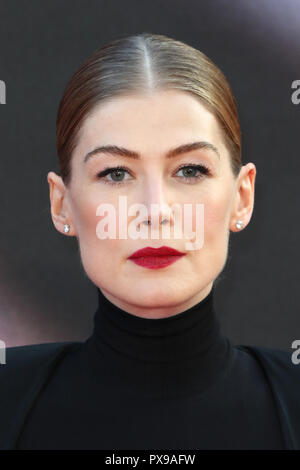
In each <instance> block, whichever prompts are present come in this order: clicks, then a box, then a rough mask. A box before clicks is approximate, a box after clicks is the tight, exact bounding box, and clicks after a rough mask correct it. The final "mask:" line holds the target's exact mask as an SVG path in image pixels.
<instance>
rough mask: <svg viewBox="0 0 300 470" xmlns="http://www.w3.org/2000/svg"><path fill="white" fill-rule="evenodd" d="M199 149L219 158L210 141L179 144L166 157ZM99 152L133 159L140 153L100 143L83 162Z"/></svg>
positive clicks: (215, 148)
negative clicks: (212, 153) (209, 151)
mask: <svg viewBox="0 0 300 470" xmlns="http://www.w3.org/2000/svg"><path fill="white" fill-rule="evenodd" d="M199 149H205V150H211V151H213V152H214V153H216V154H217V156H218V158H219V159H220V153H219V151H218V149H217V147H215V146H214V145H213V144H211V143H210V142H206V141H199V142H192V143H188V144H183V145H180V146H179V147H175V148H173V149H171V150H169V151H168V152H167V154H166V158H172V157H176V156H178V155H182V154H183V153H187V152H192V151H193V150H199ZM100 153H106V154H109V155H113V156H120V157H125V158H133V159H135V160H138V159H140V158H141V155H140V154H139V153H138V152H135V151H133V150H129V149H126V148H124V147H119V146H118V145H102V146H100V147H96V148H95V149H93V150H91V151H90V152H88V153H87V154H86V155H85V157H84V160H83V162H84V163H86V162H87V161H88V160H89V159H90V158H91V157H92V156H94V155H98V154H100Z"/></svg>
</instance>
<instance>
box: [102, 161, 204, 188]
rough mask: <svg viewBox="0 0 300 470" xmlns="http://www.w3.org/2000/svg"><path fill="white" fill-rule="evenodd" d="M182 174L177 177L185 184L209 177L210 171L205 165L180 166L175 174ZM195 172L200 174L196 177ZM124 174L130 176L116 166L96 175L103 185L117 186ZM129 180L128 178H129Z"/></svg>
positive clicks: (125, 169) (121, 167)
mask: <svg viewBox="0 0 300 470" xmlns="http://www.w3.org/2000/svg"><path fill="white" fill-rule="evenodd" d="M182 170H183V172H184V175H183V176H179V178H183V179H184V180H185V181H187V182H194V181H196V182H197V181H198V180H200V179H202V178H204V176H206V175H210V170H209V169H208V168H207V166H205V165H195V164H190V165H182V166H181V167H180V168H179V169H178V170H177V172H179V171H182ZM197 172H200V174H198V175H197ZM125 173H127V174H130V173H129V171H128V170H127V168H125V167H123V166H116V167H109V168H105V170H103V171H101V172H100V173H98V174H97V177H98V178H99V179H102V180H103V182H104V183H106V184H111V185H118V184H124V182H125V181H126V179H128V178H126V179H125V178H124V175H125ZM106 176H110V177H111V179H108V178H106ZM129 179H130V178H129Z"/></svg>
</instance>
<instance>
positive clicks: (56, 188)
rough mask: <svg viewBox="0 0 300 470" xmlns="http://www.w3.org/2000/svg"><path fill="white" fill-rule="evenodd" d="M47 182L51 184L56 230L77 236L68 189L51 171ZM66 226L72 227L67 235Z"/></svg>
mask: <svg viewBox="0 0 300 470" xmlns="http://www.w3.org/2000/svg"><path fill="white" fill-rule="evenodd" d="M47 181H48V183H49V196H50V203H51V216H52V221H53V224H54V226H55V228H56V229H57V230H58V231H59V232H61V233H63V234H64V235H71V236H72V235H73V236H74V235H76V232H75V227H74V224H73V223H72V217H71V211H70V209H69V205H68V201H67V197H66V194H67V189H66V186H65V184H64V182H63V180H62V178H61V177H60V176H58V175H57V174H56V173H54V172H53V171H50V172H49V173H48V174H47ZM65 224H68V225H69V226H70V231H69V232H68V233H67V234H66V233H65V232H64V225H65Z"/></svg>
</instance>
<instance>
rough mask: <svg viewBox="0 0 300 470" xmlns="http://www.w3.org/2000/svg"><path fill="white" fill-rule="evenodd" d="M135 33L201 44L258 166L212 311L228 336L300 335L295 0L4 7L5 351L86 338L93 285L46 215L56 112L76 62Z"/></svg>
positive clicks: (299, 58) (285, 341) (0, 326)
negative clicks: (227, 87) (227, 90)
mask: <svg viewBox="0 0 300 470" xmlns="http://www.w3.org/2000/svg"><path fill="white" fill-rule="evenodd" d="M141 32H150V33H156V34H164V35H167V36H170V37H173V38H175V39H178V40H182V41H184V42H186V43H188V44H190V45H192V46H194V47H196V48H197V49H200V50H201V51H202V52H204V53H205V54H207V55H208V56H209V57H210V58H211V59H212V60H213V61H214V62H215V63H216V64H217V65H218V66H219V67H220V68H221V70H222V71H223V73H224V74H225V76H226V77H227V79H228V80H229V82H230V84H231V86H232V88H233V92H234V94H235V96H236V98H237V102H238V106H239V114H240V121H241V127H242V137H243V141H242V144H243V148H242V150H243V154H242V158H243V164H246V163H247V162H253V163H254V164H255V165H256V168H257V177H256V191H255V207H254V212H253V216H252V220H251V222H250V224H249V225H248V226H247V227H246V229H245V230H242V231H241V232H236V233H232V234H231V241H230V253H229V257H228V262H227V265H226V268H225V270H224V272H223V273H222V275H221V278H220V280H219V281H218V283H217V288H216V298H215V303H216V309H217V312H218V315H219V318H220V321H221V324H222V328H223V331H224V333H225V334H227V335H228V336H229V337H230V338H231V339H232V340H233V341H234V342H235V343H237V344H257V345H263V346H269V347H280V348H284V349H288V348H290V346H291V343H292V341H293V340H294V339H299V338H300V320H299V315H300V309H299V305H300V288H298V282H299V278H300V276H299V274H300V269H299V248H298V242H297V240H299V229H300V222H299V221H298V214H299V180H300V178H299V177H300V157H299V141H300V135H299V119H300V104H299V105H297V104H293V102H292V100H291V96H292V93H293V90H292V87H291V86H292V82H293V81H294V80H299V79H300V40H299V39H300V4H299V1H297V0H284V1H283V0H260V1H256V2H253V0H231V1H230V2H228V1H226V0H208V1H203V0H201V1H199V0H152V1H151V2H150V1H144V0H127V1H121V0H119V1H116V0H97V1H96V0H89V1H84V0H81V1H79V0H64V1H61V0H54V1H53V0H52V1H51V2H41V1H37V0H31V1H30V2H28V1H25V0H10V1H3V0H2V1H0V80H3V81H4V82H5V84H6V104H1V105H0V139H1V145H0V151H1V161H0V191H1V194H0V201H1V209H0V218H1V232H0V237H1V244H0V250H1V251H0V262H1V269H0V339H1V340H4V341H5V342H6V345H7V346H13V345H23V344H31V343H43V342H51V341H65V340H67V341H68V340H76V341H77V340H79V341H80V340H84V339H86V338H87V337H88V335H89V334H90V333H91V330H92V327H93V325H92V320H93V315H94V312H95V309H96V306H97V292H96V287H95V286H94V285H93V284H92V283H91V281H90V280H89V279H88V278H87V276H86V275H85V273H84V272H83V269H82V267H81V264H80V260H79V251H78V248H77V243H76V240H75V238H71V237H66V236H64V235H62V234H60V233H58V232H57V231H56V230H55V228H54V226H53V224H52V220H51V216H50V203H49V190H48V183H47V179H46V177H47V172H48V171H50V170H54V171H56V172H58V161H57V154H56V147H55V120H56V112H57V108H58V104H59V101H60V98H61V95H62V93H63V89H64V87H65V85H66V83H67V81H68V80H69V79H70V78H71V76H72V74H73V73H74V72H75V70H76V69H77V68H78V67H79V65H80V64H81V63H82V62H83V60H85V59H86V58H87V57H88V56H89V55H90V54H91V53H92V52H93V51H94V50H95V49H96V48H98V47H101V46H102V45H104V44H105V43H107V42H109V41H111V40H113V39H117V38H119V37H121V36H122V37H123V36H125V35H129V34H136V33H141Z"/></svg>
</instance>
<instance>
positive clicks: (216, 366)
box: [89, 285, 233, 395]
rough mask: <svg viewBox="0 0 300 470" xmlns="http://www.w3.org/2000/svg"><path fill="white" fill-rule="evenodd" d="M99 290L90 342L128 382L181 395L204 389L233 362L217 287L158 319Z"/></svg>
mask: <svg viewBox="0 0 300 470" xmlns="http://www.w3.org/2000/svg"><path fill="white" fill-rule="evenodd" d="M97 292H98V302H99V303H98V308H97V310H96V313H95V315H94V331H93V334H92V336H91V338H90V340H89V342H90V343H91V344H92V345H93V346H95V347H96V350H97V351H98V352H99V353H100V355H102V360H103V358H105V357H106V358H107V359H108V361H107V362H109V363H110V371H111V375H112V376H113V375H114V374H117V376H118V378H119V379H120V381H121V382H122V380H123V381H124V384H125V383H126V384H127V385H128V386H129V385H131V386H132V387H133V388H134V386H135V384H136V386H137V387H138V388H140V387H142V388H143V389H144V391H145V387H146V389H147V391H148V392H151V391H152V392H155V391H160V392H161V391H162V390H163V391H164V395H174V394H175V395H177V394H182V393H187V392H191V391H192V390H198V391H199V390H200V389H201V390H202V389H204V388H206V387H207V386H209V384H211V383H212V381H214V380H215V379H217V378H218V377H221V376H222V375H224V374H225V373H226V371H227V369H228V368H229V366H230V365H231V363H232V359H233V347H232V343H231V342H230V341H229V340H228V338H226V337H224V336H223V335H222V334H221V331H220V323H219V320H218V318H217V316H216V312H215V308H214V293H215V287H214V285H213V287H212V289H211V291H210V293H209V294H208V295H207V296H206V297H205V298H204V299H203V300H201V301H200V302H199V303H197V304H196V305H194V306H192V307H191V308H189V309H187V310H185V311H183V312H181V313H178V314H175V315H172V316H170V317H166V318H159V319H152V318H144V317H138V316H136V315H133V314H131V313H128V312H126V311H124V310H122V309H121V308H119V307H117V306H116V305H114V304H113V303H112V302H110V301H109V300H108V299H107V298H106V297H105V296H104V294H103V293H102V291H101V290H100V289H99V288H97ZM99 360H100V358H99ZM114 368H115V369H114ZM113 369H114V370H115V372H113ZM118 371H119V372H118ZM108 374H109V372H108ZM145 374H147V377H146V376H145ZM115 378H116V377H115ZM117 380H118V379H117ZM146 384H147V385H146ZM118 385H120V384H119V383H118Z"/></svg>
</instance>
